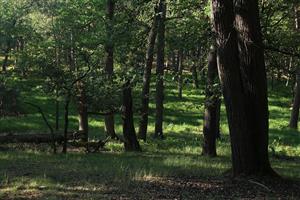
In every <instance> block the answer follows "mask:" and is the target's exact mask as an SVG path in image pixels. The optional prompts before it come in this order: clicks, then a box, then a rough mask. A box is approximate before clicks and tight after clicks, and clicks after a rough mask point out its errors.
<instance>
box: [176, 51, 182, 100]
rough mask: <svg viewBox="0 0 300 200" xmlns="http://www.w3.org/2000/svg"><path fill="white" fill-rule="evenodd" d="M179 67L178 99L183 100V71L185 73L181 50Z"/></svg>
mask: <svg viewBox="0 0 300 200" xmlns="http://www.w3.org/2000/svg"><path fill="white" fill-rule="evenodd" d="M178 59H179V66H178V80H177V81H178V82H177V87H178V97H179V98H180V99H182V88H183V77H182V71H183V52H182V49H181V50H179V55H178Z"/></svg>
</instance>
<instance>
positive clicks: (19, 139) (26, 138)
mask: <svg viewBox="0 0 300 200" xmlns="http://www.w3.org/2000/svg"><path fill="white" fill-rule="evenodd" d="M82 137H84V136H82V134H81V133H80V132H75V133H69V134H68V140H79V139H82ZM53 140H54V141H55V142H57V143H62V142H63V141H64V136H63V134H53V135H51V134H11V133H10V134H5V135H0V144H9V143H35V144H40V143H52V142H53Z"/></svg>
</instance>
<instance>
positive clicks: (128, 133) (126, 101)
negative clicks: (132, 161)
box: [123, 81, 141, 151]
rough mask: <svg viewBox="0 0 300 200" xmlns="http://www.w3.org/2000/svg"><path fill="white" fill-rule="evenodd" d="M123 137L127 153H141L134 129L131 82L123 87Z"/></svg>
mask: <svg viewBox="0 0 300 200" xmlns="http://www.w3.org/2000/svg"><path fill="white" fill-rule="evenodd" d="M123 135H124V139H125V143H124V145H125V150H126V151H141V147H140V144H139V142H138V140H137V137H136V134H135V129H134V121H133V111H132V94H131V85H130V81H127V82H126V83H125V84H124V86H123Z"/></svg>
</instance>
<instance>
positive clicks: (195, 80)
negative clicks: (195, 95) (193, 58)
mask: <svg viewBox="0 0 300 200" xmlns="http://www.w3.org/2000/svg"><path fill="white" fill-rule="evenodd" d="M192 76H193V83H194V88H196V89H199V79H198V71H197V66H196V64H193V66H192Z"/></svg>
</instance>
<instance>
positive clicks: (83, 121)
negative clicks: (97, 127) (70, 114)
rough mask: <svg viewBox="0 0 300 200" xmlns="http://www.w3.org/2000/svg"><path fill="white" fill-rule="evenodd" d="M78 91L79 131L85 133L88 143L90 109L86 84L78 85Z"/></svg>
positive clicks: (80, 82)
mask: <svg viewBox="0 0 300 200" xmlns="http://www.w3.org/2000/svg"><path fill="white" fill-rule="evenodd" d="M77 89H78V94H79V95H78V114H79V116H78V118H79V120H78V126H79V127H78V130H79V131H81V132H83V133H84V135H85V138H84V141H85V142H87V141H88V138H89V120H88V107H87V100H86V94H85V89H84V84H83V83H82V81H79V82H78V83H77Z"/></svg>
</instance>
